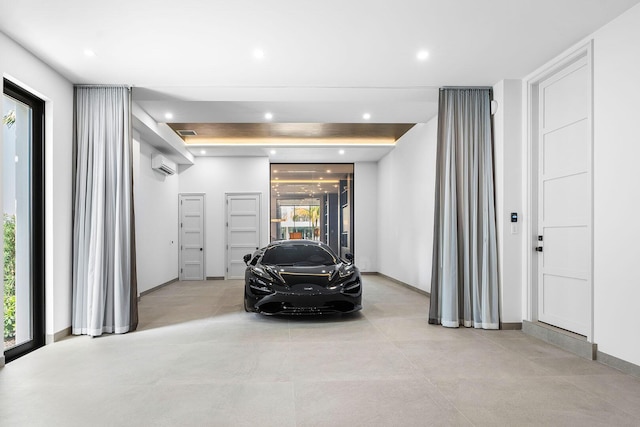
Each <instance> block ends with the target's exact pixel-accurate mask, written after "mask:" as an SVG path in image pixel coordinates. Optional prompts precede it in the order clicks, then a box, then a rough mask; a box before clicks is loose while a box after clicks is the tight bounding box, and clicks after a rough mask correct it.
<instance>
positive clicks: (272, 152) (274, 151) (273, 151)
mask: <svg viewBox="0 0 640 427" xmlns="http://www.w3.org/2000/svg"><path fill="white" fill-rule="evenodd" d="M269 152H270V153H271V154H276V150H271V151H269ZM276 179H278V178H276Z"/></svg>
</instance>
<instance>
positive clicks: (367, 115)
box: [362, 113, 371, 120]
mask: <svg viewBox="0 0 640 427" xmlns="http://www.w3.org/2000/svg"><path fill="white" fill-rule="evenodd" d="M362 118H363V119H365V120H369V119H370V118H371V114H369V113H364V114H363V115H362Z"/></svg>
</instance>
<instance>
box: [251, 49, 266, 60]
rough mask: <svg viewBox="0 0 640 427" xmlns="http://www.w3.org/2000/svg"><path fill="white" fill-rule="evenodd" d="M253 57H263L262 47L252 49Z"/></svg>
mask: <svg viewBox="0 0 640 427" xmlns="http://www.w3.org/2000/svg"><path fill="white" fill-rule="evenodd" d="M253 57H254V58H256V59H262V58H264V50H262V49H255V50H254V51H253Z"/></svg>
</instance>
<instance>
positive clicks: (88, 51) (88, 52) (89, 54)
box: [84, 49, 96, 58]
mask: <svg viewBox="0 0 640 427" xmlns="http://www.w3.org/2000/svg"><path fill="white" fill-rule="evenodd" d="M84 56H86V57H88V58H93V57H94V56H96V53H95V52H94V51H93V50H91V49H85V50H84Z"/></svg>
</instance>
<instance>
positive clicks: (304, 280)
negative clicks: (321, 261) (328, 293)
mask: <svg viewBox="0 0 640 427" xmlns="http://www.w3.org/2000/svg"><path fill="white" fill-rule="evenodd" d="M341 268H343V265H342V264H337V265H328V266H326V265H323V266H313V267H296V266H278V265H276V266H269V267H267V268H266V270H267V271H269V273H270V274H271V275H275V276H277V277H278V278H279V279H280V280H281V281H282V282H284V283H285V284H286V285H287V286H289V287H295V286H297V285H316V286H322V287H326V286H330V285H331V284H333V283H335V282H336V281H337V278H338V277H339V276H340V275H339V274H338V273H339V271H340V269H341Z"/></svg>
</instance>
